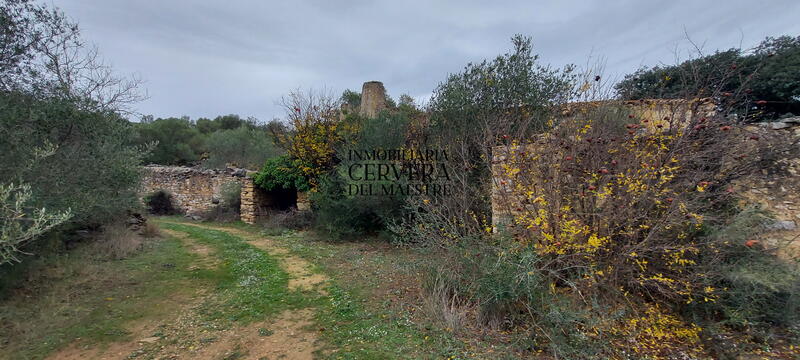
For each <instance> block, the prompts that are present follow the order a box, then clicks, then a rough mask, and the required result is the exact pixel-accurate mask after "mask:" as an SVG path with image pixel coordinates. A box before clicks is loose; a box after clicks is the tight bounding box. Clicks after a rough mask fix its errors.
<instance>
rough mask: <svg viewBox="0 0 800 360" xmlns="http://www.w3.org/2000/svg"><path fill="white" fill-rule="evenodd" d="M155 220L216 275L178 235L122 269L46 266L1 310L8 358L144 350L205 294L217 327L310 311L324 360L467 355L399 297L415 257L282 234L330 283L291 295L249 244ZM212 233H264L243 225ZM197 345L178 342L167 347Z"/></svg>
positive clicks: (266, 258)
mask: <svg viewBox="0 0 800 360" xmlns="http://www.w3.org/2000/svg"><path fill="white" fill-rule="evenodd" d="M156 222H157V223H158V224H159V225H160V227H162V228H164V229H167V230H171V231H178V232H181V233H185V234H187V235H188V236H189V237H191V239H193V240H194V241H196V242H197V243H198V244H203V245H205V246H208V247H209V248H211V249H212V250H213V251H212V254H211V256H215V257H217V258H218V260H219V261H218V262H216V264H217V267H216V268H212V269H208V268H196V267H192V264H193V262H196V261H198V260H201V259H199V258H198V255H196V254H194V253H191V252H188V251H187V249H186V248H185V245H184V243H183V242H182V241H181V240H179V239H176V238H173V237H170V236H165V237H164V238H163V239H160V240H157V241H148V242H146V243H145V244H144V249H143V250H141V251H138V252H136V253H134V254H132V255H130V256H129V257H127V258H124V259H108V258H102V259H101V258H98V257H97V256H96V255H95V254H93V253H92V251H91V249H90V247H88V246H86V247H81V248H79V249H76V250H74V251H71V252H68V253H67V254H63V255H57V256H51V257H47V258H43V259H41V260H39V261H38V262H37V263H36V264H34V265H33V266H29V268H30V269H29V270H28V271H27V273H28V276H33V277H34V278H36V280H35V286H30V285H29V284H24V285H20V286H19V287H18V288H17V290H15V291H13V293H11V294H10V296H9V297H8V299H6V300H2V301H0V324H2V327H0V339H2V340H0V342H1V343H0V344H2V346H1V347H0V358H13V359H17V358H18V359H42V358H45V357H46V356H47V355H48V354H51V353H52V352H53V351H55V350H58V349H61V348H63V347H66V346H71V345H72V346H75V345H77V346H83V345H91V346H100V347H103V346H107V345H108V344H110V343H111V342H115V341H135V340H136V339H132V338H131V334H130V333H129V331H128V330H127V329H130V328H131V326H132V325H134V324H136V323H137V322H142V321H159V322H169V321H170V320H169V319H170V318H171V317H174V316H176V314H173V313H171V311H174V309H175V308H176V306H170V304H171V303H170V302H171V301H174V300H173V299H178V298H184V299H186V298H194V297H196V296H199V295H198V294H201V295H202V296H203V297H202V298H197V299H196V300H198V301H197V303H198V304H199V305H197V306H196V307H193V308H192V311H195V312H196V314H195V316H196V317H198V318H199V319H200V320H201V322H208V324H213V327H214V329H223V328H236V327H239V326H243V325H247V324H249V323H251V322H254V321H265V320H269V319H270V318H272V317H274V316H275V315H277V314H278V313H280V312H282V311H285V310H294V309H313V311H314V314H315V315H314V319H313V320H314V324H313V326H312V327H313V329H309V330H310V331H315V332H316V335H317V337H318V339H319V342H320V346H319V348H320V350H319V351H318V352H317V356H318V357H320V358H328V359H387V358H392V359H440V358H451V359H462V358H469V357H470V356H468V355H469V354H468V352H467V351H466V350H465V347H464V345H463V344H462V343H461V341H459V340H458V339H456V338H455V337H454V336H453V335H452V334H451V333H449V332H447V331H444V330H441V329H439V328H437V327H435V326H429V325H427V324H423V323H419V322H418V321H416V320H415V319H414V317H415V316H416V315H415V314H414V311H413V309H411V308H409V307H407V306H404V305H402V303H405V302H404V301H400V299H401V298H403V297H407V296H413V292H404V291H402V290H400V289H399V288H403V286H400V285H399V284H400V283H402V282H403V281H407V280H408V278H409V276H411V277H413V276H414V272H415V271H417V270H415V263H414V261H416V260H414V258H413V257H407V256H406V257H396V256H395V255H397V254H394V253H391V251H389V252H386V253H384V252H382V250H380V251H376V250H375V249H374V248H371V250H368V251H366V252H365V251H361V250H364V249H368V248H370V247H369V246H366V247H365V246H364V244H358V243H329V242H324V241H320V240H319V239H317V238H315V236H314V234H313V233H309V232H284V233H283V234H282V235H281V236H276V237H272V238H273V239H274V240H275V241H276V243H278V244H280V245H282V246H285V247H286V248H288V249H289V250H290V252H291V253H292V254H294V255H296V256H300V257H303V258H305V259H306V260H308V261H309V262H311V263H313V264H315V265H314V266H315V267H314V269H312V270H313V271H317V272H324V273H325V274H326V275H328V276H329V277H331V278H332V279H331V281H329V282H327V283H326V288H325V292H324V294H320V293H316V292H310V291H299V290H298V291H290V290H289V289H288V280H289V275H288V274H287V273H286V272H285V271H284V270H283V269H282V268H281V266H280V263H279V261H278V260H277V259H276V258H274V257H273V256H271V255H269V254H267V253H266V252H264V251H262V250H260V249H257V248H255V247H254V246H252V245H250V244H248V243H247V242H246V241H244V240H243V239H242V238H240V237H238V236H235V235H233V234H230V233H227V232H225V231H217V230H212V229H208V228H203V227H201V226H197V225H193V224H192V223H188V222H186V221H185V220H183V219H178V218H174V217H170V218H161V219H159V220H157V221H156ZM212 225H214V226H232V227H235V228H238V229H241V230H246V231H250V232H253V233H259V232H260V229H258V228H257V227H253V226H248V225H244V224H232V225H222V224H216V223H214V224H212ZM387 249H389V248H388V247H387V248H386V249H383V250H387ZM406 254H410V253H406ZM398 281H399V282H398ZM398 287H399V288H398ZM406 288H408V287H406ZM410 294H411V295H410ZM154 319H155V320H154ZM220 324H221V325H222V326H219V325H220ZM268 331H269V329H264V332H268ZM176 334H177V333H176ZM185 335H186V336H191V334H185ZM195 340H197V339H194V340H191V339H188V338H187V339H180V338H177V339H169V342H168V344H179V345H183V344H189V343H192V344H194V342H193V341H195ZM199 341H200V342H202V341H203V339H199ZM246 351H247V349H241V351H240V352H234V353H232V354H234V355H235V354H238V353H241V354H245V353H246ZM143 354H146V353H143ZM143 356H144V355H143Z"/></svg>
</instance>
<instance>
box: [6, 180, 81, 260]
mask: <svg viewBox="0 0 800 360" xmlns="http://www.w3.org/2000/svg"><path fill="white" fill-rule="evenodd" d="M30 199H31V188H30V186H28V185H14V184H10V185H8V186H5V185H2V184H0V229H2V232H0V265H3V264H6V263H10V262H19V261H20V260H19V258H18V257H17V255H18V254H19V253H20V252H21V248H22V247H23V246H24V245H25V243H27V242H28V241H31V240H33V239H34V238H37V237H39V236H41V235H42V234H44V233H46V232H47V231H48V230H50V229H52V228H53V227H55V226H58V225H60V224H62V223H64V222H66V221H67V220H69V218H70V217H71V216H72V214H71V213H70V211H69V210H67V211H64V212H61V213H51V212H48V211H47V210H46V209H44V208H41V209H35V210H33V211H30V210H29V208H30V204H29V201H30Z"/></svg>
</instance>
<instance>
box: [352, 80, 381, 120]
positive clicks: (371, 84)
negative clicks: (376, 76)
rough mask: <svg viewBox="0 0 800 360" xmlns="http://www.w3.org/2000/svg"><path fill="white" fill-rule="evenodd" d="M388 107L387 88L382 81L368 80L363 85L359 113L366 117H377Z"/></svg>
mask: <svg viewBox="0 0 800 360" xmlns="http://www.w3.org/2000/svg"><path fill="white" fill-rule="evenodd" d="M383 109H386V89H385V88H384V87H383V83H382V82H380V81H368V82H365V83H364V85H363V86H362V87H361V106H360V108H359V112H358V113H359V114H360V115H361V116H364V117H366V118H376V117H378V114H380V112H381V110H383Z"/></svg>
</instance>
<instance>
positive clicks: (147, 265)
mask: <svg viewBox="0 0 800 360" xmlns="http://www.w3.org/2000/svg"><path fill="white" fill-rule="evenodd" d="M193 259H194V255H192V254H189V253H187V252H186V251H185V249H184V248H183V246H182V245H181V243H180V241H178V240H177V239H173V238H167V239H162V240H157V241H150V242H147V243H145V245H144V249H143V250H142V251H139V252H137V253H135V254H134V255H132V256H131V257H129V258H126V259H122V260H108V259H103V258H102V257H98V255H97V254H96V253H94V252H93V249H92V248H91V247H90V246H83V247H81V248H78V249H75V250H73V251H70V252H68V253H63V254H52V255H48V256H43V257H40V258H38V259H35V260H32V263H31V264H29V266H28V268H27V269H26V270H27V271H26V274H25V277H26V278H27V281H24V282H22V281H20V282H19V283H18V284H16V285H10V286H8V287H7V288H6V290H5V291H7V292H8V293H7V294H5V295H6V297H5V299H4V300H3V301H2V302H0V324H2V326H0V358H8V359H42V358H44V357H46V356H47V354H49V353H51V352H52V351H54V350H56V349H59V348H61V347H63V346H65V345H67V344H69V343H72V342H75V341H80V343H81V344H83V343H91V344H100V345H101V346H102V345H104V344H107V343H109V342H112V341H120V340H129V339H128V335H129V333H128V331H127V330H126V325H127V324H129V323H131V322H134V321H137V320H140V319H144V318H158V317H163V316H166V315H168V314H169V312H170V310H171V309H172V308H171V307H170V306H169V299H170V298H174V297H182V296H184V297H190V296H192V294H193V292H194V291H195V290H196V289H199V288H202V287H204V286H208V285H209V284H210V283H212V282H213V281H214V280H213V279H214V278H215V277H216V275H215V274H214V273H213V272H209V271H190V270H188V267H189V264H190V263H191V262H192V261H193ZM78 339H79V340H78Z"/></svg>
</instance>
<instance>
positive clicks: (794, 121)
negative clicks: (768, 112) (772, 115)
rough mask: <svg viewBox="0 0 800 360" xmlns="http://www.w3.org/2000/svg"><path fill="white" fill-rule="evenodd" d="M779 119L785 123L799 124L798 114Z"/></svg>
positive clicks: (799, 117)
mask: <svg viewBox="0 0 800 360" xmlns="http://www.w3.org/2000/svg"><path fill="white" fill-rule="evenodd" d="M779 121H780V122H782V123H787V124H797V125H800V116H793V117H788V118H785V119H780V120H779Z"/></svg>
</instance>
